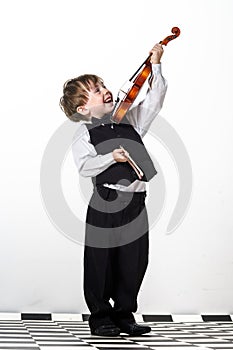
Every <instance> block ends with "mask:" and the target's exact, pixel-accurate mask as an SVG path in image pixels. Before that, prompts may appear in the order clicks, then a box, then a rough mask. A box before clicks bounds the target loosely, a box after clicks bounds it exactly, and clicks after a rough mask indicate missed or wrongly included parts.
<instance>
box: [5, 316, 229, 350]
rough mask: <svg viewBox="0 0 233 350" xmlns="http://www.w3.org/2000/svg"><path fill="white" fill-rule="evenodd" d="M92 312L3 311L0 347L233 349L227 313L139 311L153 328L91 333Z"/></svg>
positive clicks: (32, 349) (26, 349)
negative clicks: (134, 334) (105, 334)
mask: <svg viewBox="0 0 233 350" xmlns="http://www.w3.org/2000/svg"><path fill="white" fill-rule="evenodd" d="M87 318H88V315H64V314H63V315H62V314H44V315H42V317H41V315H38V314H36V315H35V314H34V315H30V314H21V315H17V316H16V317H15V318H13V316H12V314H11V315H10V314H4V315H3V314H2V315H0V350H2V349H4V350H20V349H21V350H22V349H23V350H36V349H38V350H40V349H41V350H58V349H59V350H68V349H69V350H73V349H76V350H97V349H101V350H114V349H115V350H116V349H118V350H119V349H120V350H132V349H134V350H136V349H137V350H141V349H144V350H150V349H154V350H171V349H173V350H186V349H187V350H208V349H218V350H225V349H233V322H232V318H231V316H230V315H225V316H221V315H219V316H214V315H209V316H208V315H206V316H198V315H196V316H187V315H186V316H180V315H173V316H172V315H154V316H153V315H136V319H137V322H138V323H140V324H144V323H146V324H148V325H150V326H151V328H152V331H151V333H149V334H145V335H143V336H140V337H129V336H127V335H126V334H123V333H122V334H121V336H118V337H113V338H110V337H97V336H92V335H91V334H90V330H89V327H88V322H87Z"/></svg>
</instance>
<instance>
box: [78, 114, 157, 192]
mask: <svg viewBox="0 0 233 350" xmlns="http://www.w3.org/2000/svg"><path fill="white" fill-rule="evenodd" d="M85 125H86V127H87V129H88V131H89V134H90V140H91V143H92V144H93V145H94V146H95V149H96V152H97V154H101V155H103V154H107V153H109V152H112V151H113V150H114V149H116V148H120V145H121V146H123V147H124V148H125V149H126V150H127V151H128V152H129V154H130V156H131V157H132V158H133V160H134V161H135V162H136V163H137V165H138V166H139V167H140V168H141V169H142V171H143V173H144V176H143V178H142V179H141V181H149V180H151V179H152V177H153V176H154V175H156V174H157V171H156V169H155V167H154V164H153V162H152V160H151V158H150V156H149V154H148V152H147V150H146V148H145V146H144V144H143V142H142V139H141V136H140V135H139V134H138V133H137V131H136V130H135V129H134V128H133V126H132V125H130V124H129V122H128V120H127V119H126V118H124V120H123V121H122V122H121V123H120V124H111V123H110V119H109V116H105V117H104V118H102V119H97V118H92V124H85ZM135 180H139V178H138V176H137V174H136V173H135V171H134V170H133V168H132V167H131V166H130V164H129V163H128V162H117V163H114V164H112V165H110V166H109V167H108V168H107V169H106V170H105V171H103V172H102V173H100V174H99V175H97V176H96V177H94V178H92V181H93V184H94V185H103V184H104V183H108V184H117V183H118V184H121V185H124V186H128V185H129V184H131V183H132V182H134V181H135Z"/></svg>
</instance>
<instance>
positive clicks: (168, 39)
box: [160, 27, 180, 46]
mask: <svg viewBox="0 0 233 350" xmlns="http://www.w3.org/2000/svg"><path fill="white" fill-rule="evenodd" d="M171 32H172V33H173V34H174V35H168V36H167V37H166V38H165V39H163V40H162V41H160V44H161V45H165V46H167V44H168V43H169V41H171V40H174V39H176V38H177V37H178V36H179V35H180V28H178V27H173V28H172V30H171Z"/></svg>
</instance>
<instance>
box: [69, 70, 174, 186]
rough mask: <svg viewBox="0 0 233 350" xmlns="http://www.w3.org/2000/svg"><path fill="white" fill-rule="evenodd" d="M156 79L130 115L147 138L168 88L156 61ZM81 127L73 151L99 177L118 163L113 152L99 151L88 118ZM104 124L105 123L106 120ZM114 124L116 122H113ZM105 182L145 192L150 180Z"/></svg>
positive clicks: (84, 169) (84, 172) (85, 172)
mask: <svg viewBox="0 0 233 350" xmlns="http://www.w3.org/2000/svg"><path fill="white" fill-rule="evenodd" d="M152 73H153V79H152V81H150V86H149V88H148V91H147V94H146V97H145V99H144V100H143V101H141V102H140V103H139V104H138V105H137V106H133V107H131V109H130V110H129V111H128V112H127V114H126V116H125V117H126V118H127V119H128V121H129V123H130V124H131V125H132V126H133V127H134V129H135V130H136V131H137V132H138V133H139V135H140V136H141V137H142V138H143V137H144V136H145V134H146V133H147V131H148V129H149V127H150V125H151V123H152V122H153V120H154V119H155V117H156V116H157V115H158V113H159V112H160V110H161V108H162V105H163V101H164V97H165V94H166V91H167V81H166V80H165V79H164V77H163V76H162V73H161V64H152ZM79 123H80V127H79V128H78V130H77V131H76V133H75V135H74V140H73V144H72V152H73V157H74V162H75V164H76V166H77V168H78V171H79V173H80V175H81V176H84V177H89V176H90V177H95V176H96V175H98V174H100V173H102V172H103V171H104V170H106V169H107V168H108V167H109V166H110V165H112V164H114V163H116V160H115V159H114V158H113V154H112V152H110V153H107V154H97V152H96V149H95V147H94V145H93V144H92V143H91V141H90V135H89V131H88V129H87V127H86V125H85V123H87V122H86V121H80V122H79ZM89 123H91V121H90V122H89ZM102 125H103V127H104V124H102ZM112 127H114V124H113V125H112ZM104 186H107V187H110V188H114V189H118V190H120V191H127V192H141V191H145V190H146V182H144V181H140V180H135V181H134V182H133V183H132V184H130V185H129V186H123V185H119V184H104Z"/></svg>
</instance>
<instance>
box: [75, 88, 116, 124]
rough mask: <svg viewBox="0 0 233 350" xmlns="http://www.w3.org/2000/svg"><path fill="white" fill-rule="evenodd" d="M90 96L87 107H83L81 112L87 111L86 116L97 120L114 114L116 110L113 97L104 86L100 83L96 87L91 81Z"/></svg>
mask: <svg viewBox="0 0 233 350" xmlns="http://www.w3.org/2000/svg"><path fill="white" fill-rule="evenodd" d="M88 96H89V98H88V102H87V103H86V105H85V106H83V107H81V110H84V111H86V113H87V114H86V115H88V116H90V117H95V118H102V117H103V116H104V115H105V114H108V113H110V112H112V110H113V108H114V104H113V96H112V93H111V92H110V91H109V90H108V89H107V88H106V87H105V86H104V85H102V84H100V83H97V84H96V85H95V84H94V83H93V82H92V81H90V91H88ZM79 108H80V107H79ZM88 112H89V113H88Z"/></svg>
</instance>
